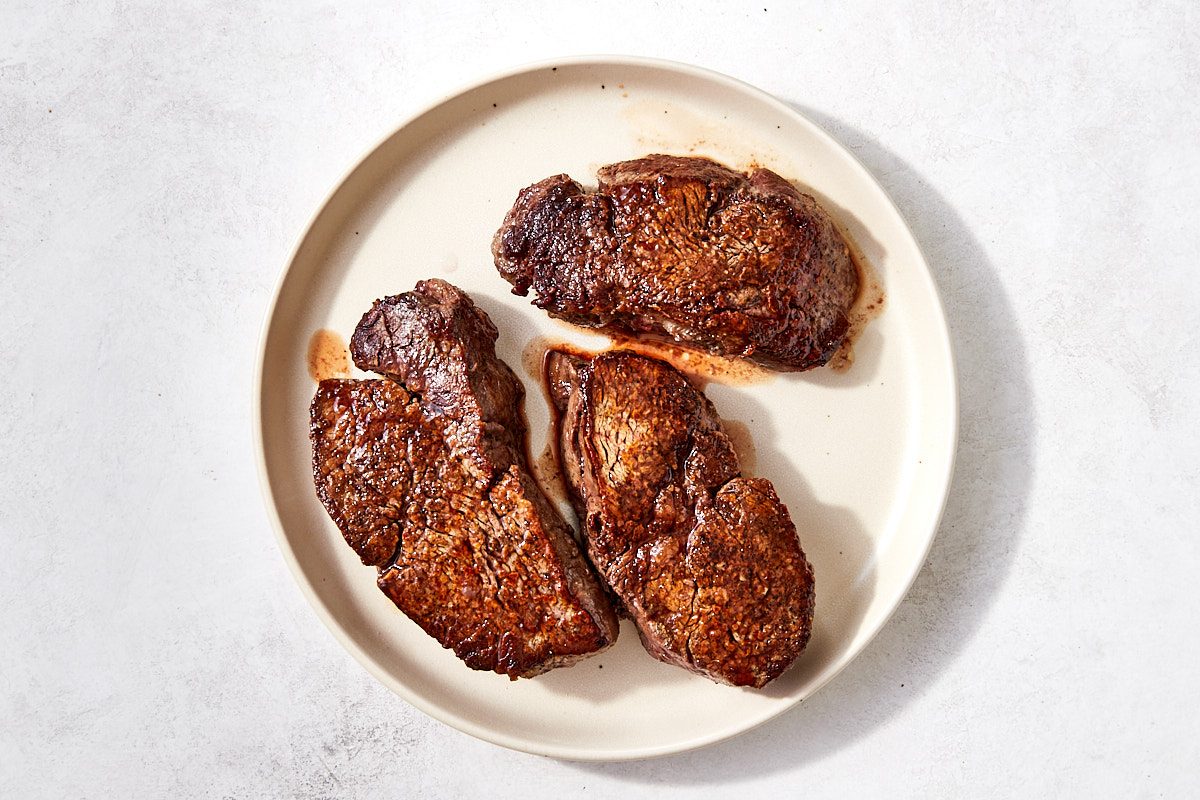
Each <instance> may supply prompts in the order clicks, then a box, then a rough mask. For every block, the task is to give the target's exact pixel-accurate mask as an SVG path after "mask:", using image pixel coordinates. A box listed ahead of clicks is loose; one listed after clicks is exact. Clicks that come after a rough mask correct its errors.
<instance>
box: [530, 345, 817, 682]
mask: <svg viewBox="0 0 1200 800" xmlns="http://www.w3.org/2000/svg"><path fill="white" fill-rule="evenodd" d="M547 368H548V373H549V374H548V377H549V380H550V387H551V397H552V399H553V402H554V405H555V407H556V408H557V410H558V412H559V429H558V431H557V432H556V433H557V436H558V444H559V449H560V453H561V456H562V463H563V472H564V474H565V476H566V479H567V483H568V485H569V486H570V489H571V493H572V495H573V497H572V500H573V502H574V504H575V506H576V510H577V511H578V514H579V518H580V521H581V523H580V524H581V528H582V530H583V535H584V539H585V540H586V544H587V552H588V555H589V557H590V558H591V561H592V563H593V564H594V565H595V567H596V570H597V571H598V572H599V573H600V577H601V578H602V579H603V580H604V581H605V582H606V583H607V584H608V585H609V586H610V587H611V588H612V590H613V592H614V593H615V594H616V595H617V597H618V598H619V599H620V601H621V602H622V603H623V604H624V607H625V609H626V611H627V612H628V614H629V615H630V616H631V617H632V618H633V620H634V622H635V623H636V624H637V627H638V630H639V631H640V633H641V637H642V642H643V643H644V644H645V646H646V649H647V650H649V651H650V653H651V654H652V655H654V656H655V657H656V658H658V659H660V660H662V661H665V662H667V663H669V664H677V665H679V666H681V667H684V668H685V669H689V670H691V671H693V672H697V673H699V674H701V675H704V676H706V677H708V678H711V679H712V680H714V681H718V682H720V683H728V684H733V685H735V686H754V687H761V686H763V685H765V684H766V683H767V682H768V681H771V680H772V679H774V678H776V677H778V676H779V675H780V674H781V673H782V672H783V671H784V670H786V669H787V668H788V666H789V665H791V664H792V662H793V661H795V659H796V658H797V656H799V655H800V652H801V651H802V650H803V649H804V647H805V645H806V644H807V643H808V637H809V632H810V630H811V628H812V615H813V573H812V568H811V567H810V566H809V563H808V561H807V559H805V557H804V552H803V550H801V548H800V542H799V539H798V538H797V534H796V528H795V526H794V525H793V524H792V521H791V519H790V517H789V516H788V512H787V508H786V507H784V505H783V503H782V502H780V500H779V497H778V495H776V494H775V489H774V487H772V485H771V482H770V481H767V480H764V479H761V478H743V477H741V476H740V475H739V467H738V459H737V454H736V453H735V452H734V450H733V446H732V444H731V443H730V441H729V438H728V437H727V436H726V435H725V434H724V433H723V432H722V430H721V426H720V420H719V419H718V417H717V413H716V411H715V409H714V408H713V406H712V404H711V403H710V402H709V400H708V398H706V397H705V396H704V395H703V394H702V393H701V392H699V391H698V390H697V389H696V388H695V387H694V386H692V384H691V383H689V382H688V380H687V378H685V377H684V376H683V375H682V374H681V373H680V372H679V371H677V370H676V369H674V368H673V367H671V366H670V365H668V364H665V363H663V362H661V361H657V360H654V359H650V358H646V357H644V356H640V355H637V354H634V353H629V352H612V353H604V354H601V355H599V356H596V357H595V358H593V359H591V360H590V361H589V360H587V359H582V358H578V357H576V356H571V355H567V354H564V353H559V352H552V353H551V355H550V357H549V359H548V361H547Z"/></svg>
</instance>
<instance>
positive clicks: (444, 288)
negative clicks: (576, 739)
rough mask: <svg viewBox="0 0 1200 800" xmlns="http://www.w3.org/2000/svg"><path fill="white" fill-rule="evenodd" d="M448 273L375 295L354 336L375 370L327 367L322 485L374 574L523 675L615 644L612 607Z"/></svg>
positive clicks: (482, 322) (392, 592) (316, 464)
mask: <svg viewBox="0 0 1200 800" xmlns="http://www.w3.org/2000/svg"><path fill="white" fill-rule="evenodd" d="M496 335H497V334H496V329H495V327H494V326H493V325H492V323H491V320H489V319H488V317H487V315H486V314H484V313H483V311H481V310H480V309H479V308H477V307H476V306H475V305H474V303H472V302H471V300H470V298H469V297H468V296H467V295H466V294H465V293H463V292H462V291H461V290H459V289H457V288H456V287H454V286H452V285H450V284H448V283H445V282H444V281H423V282H421V283H419V284H417V287H416V289H415V290H414V291H412V292H407V293H405V294H401V295H397V296H394V297H389V298H386V299H384V300H381V301H379V302H377V303H376V304H375V305H374V307H373V308H372V309H371V311H369V312H368V313H367V314H366V316H364V317H363V320H362V322H360V323H359V326H358V328H357V330H356V331H355V334H354V337H353V339H352V340H351V349H352V353H353V356H354V361H355V363H356V364H357V365H358V366H359V367H360V368H362V369H370V370H374V371H377V372H380V373H382V374H384V375H387V376H388V379H382V380H325V381H322V382H321V383H320V385H319V387H318V389H317V393H316V396H315V397H314V398H313V402H312V408H311V427H310V438H311V440H312V447H313V475H314V478H315V482H316V488H317V495H318V496H319V497H320V499H321V501H322V503H323V504H324V505H325V508H326V510H327V511H328V512H329V514H330V516H331V517H332V518H333V520H334V522H335V523H336V524H337V526H338V528H339V529H340V530H341V532H342V534H343V536H344V537H345V539H346V541H347V543H348V544H350V546H351V547H353V548H354V550H355V552H356V553H358V555H359V557H360V558H361V559H362V561H363V563H366V564H371V565H374V566H376V567H377V568H378V569H379V579H378V583H379V587H380V588H381V589H382V590H383V591H384V592H385V593H386V594H387V595H388V596H389V597H390V598H391V599H392V601H393V602H395V604H396V605H397V606H399V608H400V609H401V610H402V611H404V613H405V614H407V615H408V616H409V617H410V618H412V619H413V621H415V622H416V623H417V624H418V625H420V626H421V627H422V628H423V629H424V630H425V631H426V632H427V633H428V634H429V635H431V636H433V637H434V638H435V639H437V640H438V641H439V642H440V643H441V644H442V645H443V646H444V647H449V648H451V649H453V650H454V652H455V653H456V654H457V655H458V657H459V658H461V659H462V660H463V661H465V662H466V663H467V665H468V666H470V667H472V668H474V669H482V670H494V671H496V672H499V673H504V674H507V675H509V676H510V677H513V678H516V677H529V676H532V675H536V674H538V673H540V672H544V671H545V670H547V669H550V668H552V667H557V666H564V665H567V664H571V663H573V662H574V661H576V660H578V659H579V658H581V657H582V656H584V655H587V654H590V653H594V652H597V651H599V650H602V649H604V648H605V647H607V646H609V645H610V644H611V643H612V642H613V641H614V640H615V638H616V635H617V623H616V616H615V614H614V612H613V610H612V607H611V604H610V602H609V600H608V596H607V594H606V593H605V591H604V589H603V588H601V586H600V584H599V583H598V581H597V580H596V578H595V576H594V575H593V574H592V572H591V570H590V569H589V568H588V566H587V563H586V561H585V560H584V558H583V556H582V554H581V553H580V551H579V548H578V545H577V544H576V543H575V540H574V537H573V535H572V532H571V529H570V528H569V527H568V525H567V523H566V522H565V521H564V520H563V518H562V516H561V515H560V514H559V513H558V511H557V509H556V508H555V507H554V505H553V504H552V503H551V502H550V501H549V500H548V499H547V498H546V496H545V495H544V494H543V493H542V491H541V489H540V488H539V487H538V485H537V482H536V481H535V480H534V479H533V478H532V476H531V475H530V472H529V469H528V465H527V464H526V456H525V453H524V440H525V436H526V430H525V425H524V422H523V420H522V418H521V415H520V404H521V400H522V397H523V394H524V392H523V389H522V387H521V384H520V382H519V381H518V380H517V378H516V376H515V375H514V374H513V372H512V370H511V369H509V368H508V366H507V365H506V364H504V362H502V361H500V360H499V359H498V358H497V357H496V353H495V344H494V343H495V340H496Z"/></svg>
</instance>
